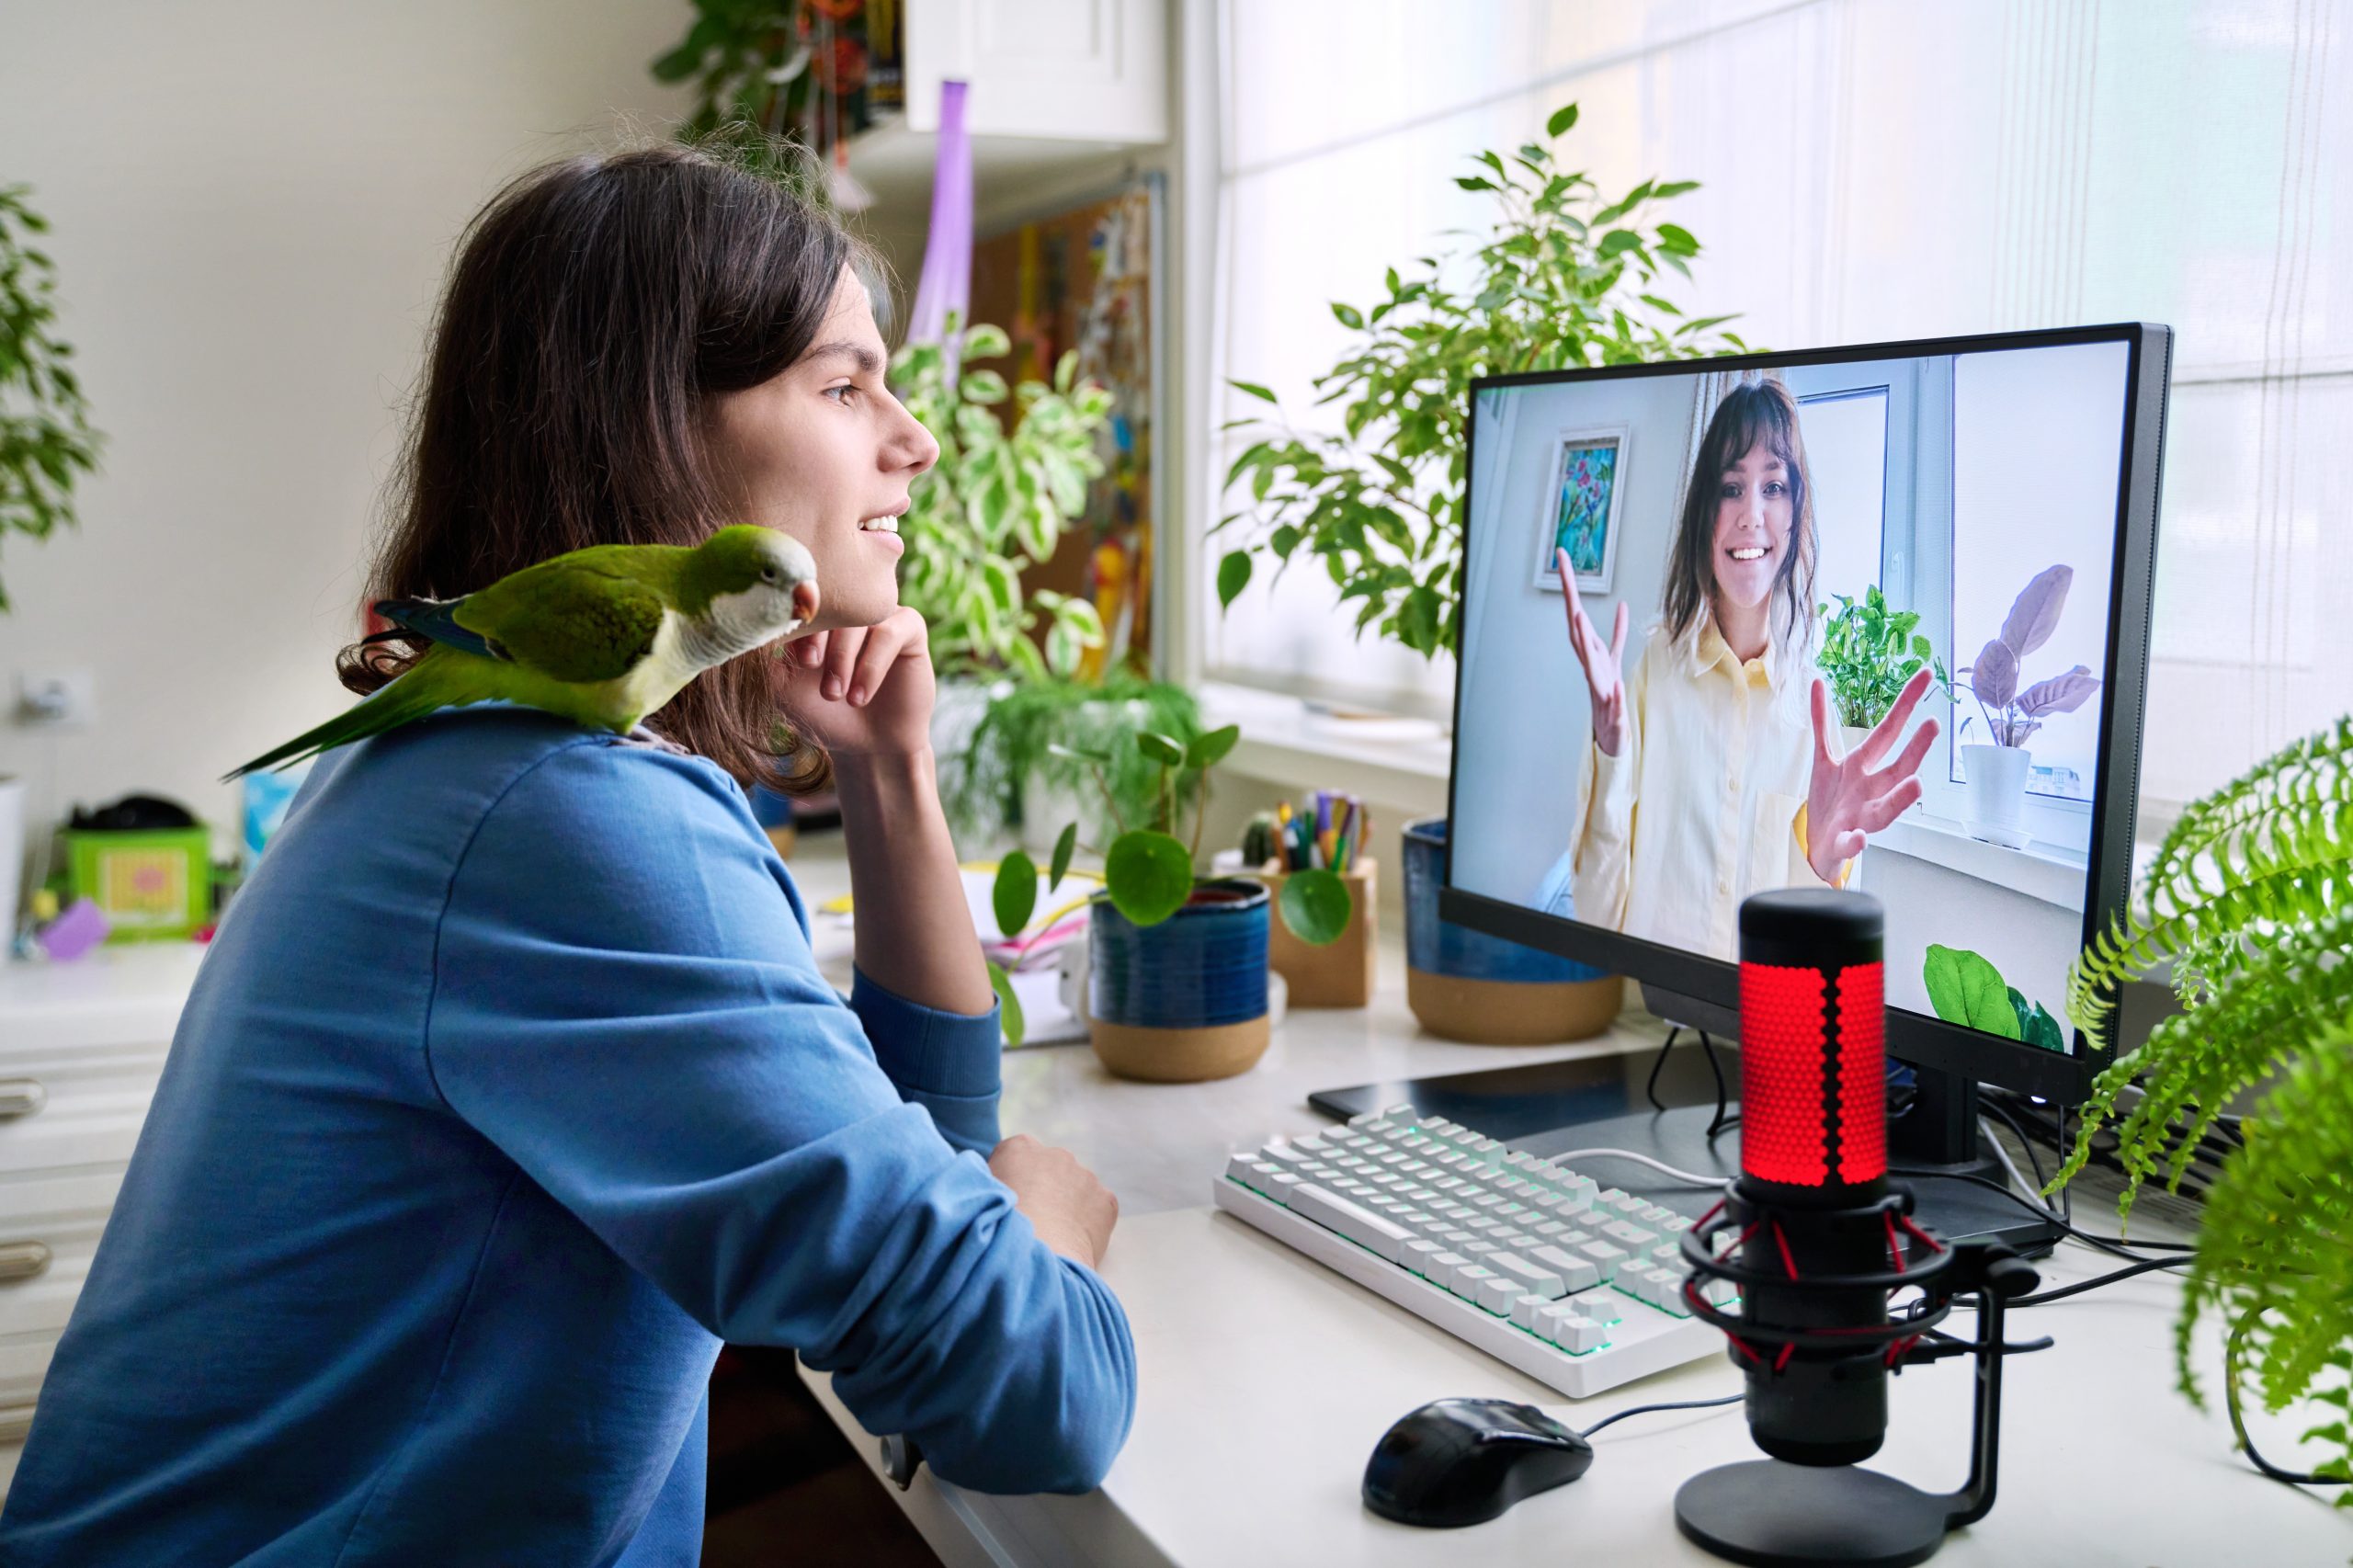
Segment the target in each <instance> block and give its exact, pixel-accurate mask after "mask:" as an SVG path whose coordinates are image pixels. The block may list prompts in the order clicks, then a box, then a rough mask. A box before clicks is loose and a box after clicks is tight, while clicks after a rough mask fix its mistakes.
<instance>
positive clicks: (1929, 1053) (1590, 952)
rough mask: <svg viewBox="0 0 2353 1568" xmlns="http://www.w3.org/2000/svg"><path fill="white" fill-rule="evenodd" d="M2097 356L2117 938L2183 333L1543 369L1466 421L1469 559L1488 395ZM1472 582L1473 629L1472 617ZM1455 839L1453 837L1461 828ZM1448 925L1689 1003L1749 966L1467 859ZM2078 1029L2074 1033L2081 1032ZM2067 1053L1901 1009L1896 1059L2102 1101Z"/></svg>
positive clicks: (1725, 989)
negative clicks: (1622, 928)
mask: <svg viewBox="0 0 2353 1568" xmlns="http://www.w3.org/2000/svg"><path fill="white" fill-rule="evenodd" d="M2087 343H2122V344H2124V345H2125V346H2126V349H2127V354H2126V364H2125V398H2124V429H2123V436H2122V441H2121V444H2120V447H2119V449H2118V483H2117V515H2116V527H2115V542H2114V545H2113V550H2112V554H2111V557H2110V561H2109V608H2108V614H2109V624H2108V654H2109V669H2108V678H2107V679H2106V680H2104V681H2103V682H2102V683H2101V693H2100V728H2099V734H2100V744H2099V755H2100V756H2101V757H2102V758H2104V759H2105V764H2104V766H2102V767H2100V768H2099V769H2098V777H2097V778H2096V779H2095V780H2094V782H2093V788H2092V810H2091V843H2090V846H2089V850H2088V853H2087V860H2086V864H2087V869H2088V875H2087V877H2086V898H2085V904H2084V924H2083V940H2084V941H2085V942H2086V943H2088V942H2089V941H2090V940H2091V938H2092V937H2093V936H2094V935H2095V934H2096V933H2097V932H2099V931H2101V930H2104V929H2106V928H2107V927H2108V926H2109V925H2110V924H2111V923H2112V922H2114V921H2115V920H2116V919H2117V918H2119V917H2120V915H2122V914H2123V912H2124V906H2125V900H2126V898H2127V896H2128V895H2129V893H2130V891H2131V871H2132V834H2133V820H2134V812H2135V806H2136V802H2137V801H2138V799H2139V795H2140V777H2141V736H2142V726H2143V715H2144V711H2145V706H2146V701H2147V696H2148V676H2149V659H2148V652H2149V618H2150V611H2151V597H2152V585H2153V579H2154V564H2155V558H2156V540H2157V512H2158V482H2159V478H2160V474H2161V472H2162V469H2163V461H2164V450H2165V407H2166V396H2167V390H2168V385H2169V382H2170V379H2171V370H2172V347H2173V332H2172V329H2171V328H2170V327H2166V326H2162V325H2157V324H2152V323H2145V322H2128V323H2116V324H2108V325H2101V326H2082V327H2061V328H2054V329H2050V330H2044V331H2036V332H2012V333H1984V334H1976V335H1969V336H1963V337H1937V338H1920V339H1915V340H1913V341H1909V342H1899V343H1872V344H1863V345H1858V346H1852V347H1825V348H1807V349H1798V350H1792V351H1789V352H1781V353H1772V352H1763V353H1754V354H1741V355H1728V356H1724V357H1722V358H1706V359H1670V360H1663V361H1653V362H1648V363H1643V364H1638V365H1607V366H1597V367H1591V368H1581V369H1563V370H1532V371H1524V372H1519V373H1517V374H1510V375H1495V376H1478V377H1473V378H1472V381H1471V384H1470V391H1469V394H1468V395H1469V398H1470V406H1469V408H1468V409H1467V410H1466V413H1465V417H1464V420H1463V437H1464V447H1463V507H1462V517H1463V559H1464V562H1465V564H1466V567H1467V563H1468V562H1469V559H1470V545H1471V531H1470V530H1471V529H1472V528H1473V527H1475V526H1477V524H1476V519H1477V517H1478V515H1479V512H1478V507H1477V506H1476V505H1475V503H1474V497H1473V494H1472V484H1473V483H1475V481H1474V476H1475V475H1476V474H1477V473H1478V472H1479V467H1478V461H1477V441H1478V423H1479V422H1478V402H1479V397H1480V394H1481V393H1482V392H1488V391H1491V390H1495V389H1497V388H1503V387H1522V386H1543V385H1552V384H1558V383H1563V382H1576V381H1615V380H1632V379H1635V378H1639V377H1643V376H1673V375H1689V374H1694V373H1697V372H1700V371H1717V370H1746V369H1786V368H1790V367H1796V366H1803V365H1830V364H1840V365H1843V364H1857V363H1864V362H1868V361H1870V360H1876V359H1918V358H1930V357H1935V356H1946V355H1961V354H1983V353H1998V352H2005V351H2008V350H2014V349H2021V348H2052V347H2070V346H2074V345H2079V344H2087ZM1466 575H1467V572H1466V573H1462V574H1458V575H1457V588H1456V592H1457V594H1458V596H1459V604H1458V611H1457V615H1458V619H1457V625H1458V628H1461V627H1462V626H1463V625H1465V624H1466V623H1467V620H1468V618H1469V616H1470V614H1471V613H1472V610H1471V605H1470V602H1469V596H1468V594H1467V592H1466V591H1465V589H1464V587H1463V585H1462V579H1463V577H1464V576H1466ZM1462 683H1463V671H1462V667H1461V662H1460V661H1459V660H1458V661H1457V663H1456V666H1455V679H1454V728H1453V732H1452V735H1451V737H1450V747H1451V758H1450V760H1451V764H1452V766H1450V767H1449V770H1448V775H1447V818H1448V821H1449V823H1451V822H1452V820H1453V816H1454V807H1455V795H1454V791H1455V780H1456V779H1457V778H1459V777H1460V776H1461V763H1462V757H1461V744H1462V722H1461V721H1462ZM1448 836H1449V839H1451V838H1452V836H1453V835H1452V833H1451V830H1449V835H1448ZM1438 913H1439V915H1440V916H1441V917H1442V918H1444V919H1447V920H1450V921H1453V922H1454V923H1456V924H1457V925H1461V926H1469V927H1471V928H1472V929H1473V930H1478V931H1484V932H1487V933H1489V934H1491V935H1494V936H1497V937H1505V938H1507V939H1509V940H1511V941H1515V942H1518V943H1521V944H1523V945H1525V946H1528V947H1531V948H1536V949H1540V950H1543V951H1546V952H1552V953H1556V954H1559V955H1560V956H1562V957H1563V958H1568V959H1573V960H1578V961H1581V962H1586V963H1591V964H1594V965H1596V966H1597V967H1599V968H1605V969H1608V970H1612V971H1617V972H1619V973H1622V974H1624V975H1626V976H1628V977H1629V978H1631V979H1634V980H1639V981H1643V982H1647V983H1652V984H1654V985H1658V986H1661V987H1663V988H1665V989H1666V990H1669V991H1673V992H1675V993H1677V994H1682V995H1686V996H1692V997H1697V998H1699V999H1700V1000H1702V1001H1707V1002H1712V1003H1715V1004H1717V1005H1718V1006H1724V1007H1730V1008H1737V1007H1738V1006H1739V1002H1740V994H1739V978H1738V977H1739V969H1738V966H1737V965H1735V964H1733V963H1732V962H1730V961H1728V960H1722V959H1713V958H1706V957H1703V956H1701V955H1699V954H1697V953H1693V952H1689V951H1687V950H1685V949H1680V948H1672V947H1668V946H1666V945H1665V944H1663V943H1659V942H1654V941H1651V940H1648V939H1647V938H1644V937H1629V936H1626V935H1624V934H1623V933H1622V932H1617V931H1608V930H1604V929H1603V928H1601V927H1600V926H1590V925H1587V924H1586V923H1585V922H1583V921H1577V920H1567V919H1563V918H1561V917H1560V916H1558V915H1543V914H1540V913H1538V912H1537V911H1535V910H1532V909H1529V908H1527V907H1525V906H1523V905H1520V904H1517V903H1510V902H1509V901H1507V900H1504V899H1498V898H1494V897H1491V896H1488V895H1486V894H1483V893H1477V892H1471V891H1470V890H1468V889H1465V888H1461V887H1457V886H1456V885H1455V883H1454V858H1453V856H1452V855H1451V854H1449V856H1448V857H1447V876H1446V881H1445V884H1444V885H1443V886H1442V887H1441V888H1440V890H1439V893H1438ZM2071 1027H2072V1026H2071ZM2072 1043H2073V1049H2072V1050H2071V1051H2069V1052H2067V1053H2066V1054H2064V1055H2062V1054H2058V1053H2055V1052H2052V1051H2045V1050H2042V1049H2040V1047H2036V1046H2030V1045H2027V1044H2024V1043H2023V1042H2021V1041H2017V1040H2005V1039H2003V1038H2002V1037H2001V1036H1998V1035H1993V1034H1987V1033H1985V1032H1984V1031H1983V1030H1980V1029H1972V1028H1967V1027H1966V1026H1963V1025H1960V1024H1952V1023H1948V1022H1946V1021H1945V1020H1944V1019H1941V1018H1938V1017H1930V1016H1928V1015H1927V1014H1922V1013H1915V1012H1913V1011H1911V1010H1910V1009H1908V1008H1904V1007H1890V1008H1889V1009H1888V1011H1887V1048H1888V1051H1889V1052H1890V1054H1892V1055H1894V1056H1897V1057H1899V1058H1901V1059H1903V1060H1904V1061H1906V1062H1915V1063H1916V1064H1918V1065H1920V1066H1923V1067H1927V1068H1932V1069H1936V1070H1938V1071H1943V1072H1952V1073H1960V1074H1967V1075H1968V1076H1970V1077H1972V1078H1973V1079H1976V1080H1978V1081H1981V1082H1984V1083H1991V1084H1997V1085H2002V1086H2003V1087H2006V1088H2011V1089H2016V1090H2018V1091H2020V1092H2022V1093H2026V1094H2033V1095H2040V1096H2044V1097H2046V1098H2049V1099H2053V1100H2059V1101H2063V1102H2065V1103H2068V1104H2074V1103H2076V1102H2078V1101H2080V1100H2081V1099H2082V1098H2083V1097H2084V1096H2085V1095H2086V1093H2088V1092H2089V1088H2090V1085H2091V1080H2092V1078H2093V1077H2094V1076H2095V1075H2097V1074H2098V1072H2099V1071H2100V1070H2101V1069H2102V1068H2104V1067H2106V1066H2107V1065H2108V1064H2109V1062H2110V1061H2111V1060H2112V1052H2111V1051H2109V1050H2106V1049H2101V1050H2094V1049H2093V1048H2092V1046H2091V1043H2090V1041H2089V1040H2087V1039H2086V1036H2085V1035H2084V1033H2083V1031H2082V1030H2081V1029H2073V1042H2072Z"/></svg>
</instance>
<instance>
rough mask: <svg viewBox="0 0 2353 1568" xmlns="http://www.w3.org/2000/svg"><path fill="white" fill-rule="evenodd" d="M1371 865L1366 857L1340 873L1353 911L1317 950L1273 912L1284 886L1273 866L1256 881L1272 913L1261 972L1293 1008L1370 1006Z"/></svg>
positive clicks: (1374, 891)
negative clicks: (1273, 977)
mask: <svg viewBox="0 0 2353 1568" xmlns="http://www.w3.org/2000/svg"><path fill="white" fill-rule="evenodd" d="M1376 869H1377V867H1376V863H1375V862H1374V860H1373V858H1372V857H1371V856H1370V855H1359V856H1358V857H1357V860H1356V864H1355V865H1353V866H1351V867H1350V868H1349V869H1347V870H1346V871H1343V872H1341V873H1340V880H1341V881H1344V882H1346V883H1347V884H1348V897H1349V899H1350V900H1351V901H1352V902H1353V903H1354V908H1353V909H1352V910H1351V912H1350V913H1349V915H1348V924H1347V927H1346V928H1345V929H1344V930H1342V931H1341V933H1340V935H1339V938H1338V939H1337V940H1336V941H1333V942H1330V943H1327V944H1326V945H1324V946H1323V947H1320V948H1317V947H1311V946H1309V945H1308V944H1307V943H1305V942H1303V941H1302V940H1300V939H1299V937H1296V936H1294V935H1293V934H1292V932H1291V929H1290V926H1286V925H1284V924H1283V920H1282V915H1281V914H1280V912H1279V908H1280V904H1281V903H1282V896H1283V883H1284V882H1286V881H1290V873H1288V872H1286V871H1284V870H1283V869H1281V867H1280V864H1279V862H1277V861H1273V860H1269V861H1267V864H1266V865H1264V866H1263V867H1261V868H1259V870H1258V876H1259V877H1260V878H1261V879H1262V880H1263V881H1265V882H1266V884H1267V892H1271V893H1272V894H1274V897H1275V903H1276V904H1277V906H1278V912H1277V914H1276V915H1275V918H1274V920H1273V922H1272V923H1271V928H1270V929H1269V930H1268V931H1267V968H1268V969H1271V970H1273V971H1275V972H1276V973H1277V974H1279V975H1281V976H1282V977H1283V983H1284V984H1285V985H1286V986H1288V987H1289V988H1290V1006H1294V1007H1361V1006H1365V1005H1366V1004H1367V1003H1369V1002H1370V1001H1371V1000H1372V983H1373V953H1374V949H1375V946H1376V936H1377V929H1376V923H1375V919H1374V910H1375V908H1376V906H1377V903H1378V897H1379V889H1378V887H1377V885H1376V883H1375V881H1374V880H1373V873H1374V871H1375V870H1376Z"/></svg>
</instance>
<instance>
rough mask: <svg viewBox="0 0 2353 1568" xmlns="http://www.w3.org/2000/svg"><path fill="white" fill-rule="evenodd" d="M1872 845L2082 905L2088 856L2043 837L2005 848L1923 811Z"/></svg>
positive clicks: (1881, 833)
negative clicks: (2051, 842)
mask: <svg viewBox="0 0 2353 1568" xmlns="http://www.w3.org/2000/svg"><path fill="white" fill-rule="evenodd" d="M1871 845H1872V846H1873V847H1875V848H1885V849H1891V850H1893V851H1894V852H1895V853H1896V854H1898V855H1908V856H1910V857H1911V858H1914V859H1915V860H1925V861H1927V862H1928V863H1929V864H1930V865H1933V866H1942V867H1944V868H1945V869H1947V870H1950V871H1958V872H1960V873H1961V875H1963V876H1966V877H1975V878H1976V879H1977V880H1978V881H1984V882H1991V883H1993V884H1995V886H1997V887H2006V888H2010V889H2014V890H2015V891H2017V892H2022V893H2024V894H2026V895H2027V896H2028V897H2029V898H2034V899H2040V901H2041V902H2043V903H2051V904H2057V905H2058V906H2059V907H2061V908H2063V909H2070V910H2080V909H2082V908H2083V907H2084V896H2085V885H2084V879H2085V875H2086V858H2085V857H2084V856H2083V855H2081V854H2078V853H2076V852H2075V851H2074V850H2071V849H2066V848H2063V847H2061V846H2058V845H2054V844H2045V843H2043V842H2042V841H2041V840H2040V839H2037V840H2035V841H2034V842H2032V843H2030V844H2029V845H2028V846H2026V847H2025V848H2024V849H2006V848H2004V847H2003V846H2000V845H1998V844H1987V843H1985V842H1984V840H1982V839H1976V838H1972V837H1971V836H1970V835H1969V832H1968V830H1967V829H1966V828H1964V827H1962V826H1961V824H1959V823H1957V822H1951V821H1948V820H1946V819H1945V818H1942V817H1932V816H1925V815H1924V816H1907V817H1899V818H1897V819H1896V820H1895V821H1894V822H1893V823H1891V824H1888V825H1887V826H1886V827H1884V828H1882V829H1881V830H1880V831H1879V832H1878V833H1875V834H1873V835H1871ZM1867 856H1868V852H1867Z"/></svg>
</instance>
